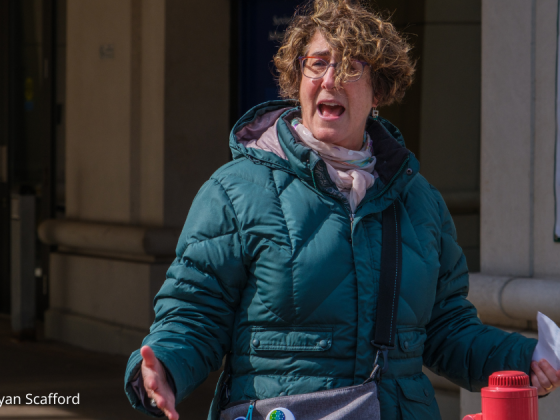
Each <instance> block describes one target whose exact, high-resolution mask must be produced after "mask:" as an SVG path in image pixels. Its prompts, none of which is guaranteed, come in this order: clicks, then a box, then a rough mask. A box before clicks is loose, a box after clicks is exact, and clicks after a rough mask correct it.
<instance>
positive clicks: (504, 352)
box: [423, 187, 537, 391]
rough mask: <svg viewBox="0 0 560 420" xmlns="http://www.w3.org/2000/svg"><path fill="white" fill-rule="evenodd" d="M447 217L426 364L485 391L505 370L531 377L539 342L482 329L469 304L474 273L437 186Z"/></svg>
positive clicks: (443, 218) (461, 383)
mask: <svg viewBox="0 0 560 420" xmlns="http://www.w3.org/2000/svg"><path fill="white" fill-rule="evenodd" d="M431 188H432V191H433V193H434V195H435V196H436V201H437V203H438V207H439V214H440V218H441V223H442V224H441V238H440V255H439V260H440V271H439V278H438V284H437V291H436V299H435V303H434V307H433V309H432V316H431V319H430V321H429V323H428V325H427V326H426V330H427V331H426V332H427V336H428V338H427V340H426V344H425V348H424V355H423V359H424V365H425V366H426V367H428V368H429V369H430V370H432V371H433V372H434V373H436V374H438V375H441V376H443V377H445V378H447V379H449V380H451V381H452V382H454V383H455V384H457V385H459V386H461V387H463V388H466V389H468V390H469V391H479V390H480V389H481V388H482V387H485V386H488V377H489V376H490V375H491V374H492V373H494V372H497V371H501V370H520V371H523V372H525V373H527V374H529V370H530V365H531V357H532V354H533V351H534V348H535V346H536V344H537V341H536V340H534V339H529V338H526V337H523V336H522V335H520V334H517V333H513V334H510V333H507V332H505V331H502V330H500V329H498V328H495V327H491V326H488V325H484V324H482V322H481V321H480V320H479V318H478V316H477V312H476V308H475V307H474V306H473V305H472V303H470V302H469V301H468V300H467V295H468V291H469V274H468V268H467V262H466V259H465V255H464V254H463V251H462V250H461V248H460V247H459V245H458V244H457V234H456V231H455V226H454V224H453V220H452V219H451V215H450V214H449V211H448V210H447V207H446V205H445V203H444V201H443V198H442V197H441V195H440V194H439V192H437V190H435V188H433V187H431Z"/></svg>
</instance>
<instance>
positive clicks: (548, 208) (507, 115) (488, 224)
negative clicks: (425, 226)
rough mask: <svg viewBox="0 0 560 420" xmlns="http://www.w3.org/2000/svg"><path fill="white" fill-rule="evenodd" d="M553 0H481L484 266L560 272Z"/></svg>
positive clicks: (503, 271) (524, 272) (522, 272)
mask: <svg viewBox="0 0 560 420" xmlns="http://www.w3.org/2000/svg"><path fill="white" fill-rule="evenodd" d="M557 3H558V2H557V1H555V0H533V1H524V0H513V1H509V0H507V1H506V0H498V1H485V2H483V4H484V6H483V34H484V35H483V39H484V41H483V48H482V74H483V84H482V168H481V174H482V203H481V206H482V230H481V231H482V238H481V246H482V272H484V273H486V274H499V275H513V276H525V277H532V276H537V277H559V276H560V244H559V243H554V242H553V240H552V238H553V228H554V190H553V179H554V144H555V117H554V109H555V69H556V42H557V41H556V37H557V30H556V22H557V7H558V6H557Z"/></svg>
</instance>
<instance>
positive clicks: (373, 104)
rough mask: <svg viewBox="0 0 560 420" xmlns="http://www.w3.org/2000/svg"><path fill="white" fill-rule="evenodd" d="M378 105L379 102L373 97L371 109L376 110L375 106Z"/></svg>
mask: <svg viewBox="0 0 560 420" xmlns="http://www.w3.org/2000/svg"><path fill="white" fill-rule="evenodd" d="M378 103H379V100H378V99H377V98H376V97H375V96H374V97H373V102H372V105H371V106H372V107H373V108H377V104H378Z"/></svg>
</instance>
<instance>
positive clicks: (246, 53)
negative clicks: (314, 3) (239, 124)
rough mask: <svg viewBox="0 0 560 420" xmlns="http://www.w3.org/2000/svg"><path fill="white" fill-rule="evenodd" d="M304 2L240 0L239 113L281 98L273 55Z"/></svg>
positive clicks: (300, 0) (295, 0)
mask: <svg viewBox="0 0 560 420" xmlns="http://www.w3.org/2000/svg"><path fill="white" fill-rule="evenodd" d="M302 3H305V2H304V1H302V0H266V1H263V0H240V1H239V11H238V12H239V15H238V16H239V40H238V42H239V91H238V92H239V96H238V98H239V103H238V112H239V116H242V115H243V114H244V113H245V112H247V111H248V110H249V109H251V108H252V107H253V106H255V105H257V104H259V103H262V102H265V101H271V100H274V99H279V98H280V96H279V94H278V85H277V83H276V81H275V74H276V72H275V68H274V63H273V62H272V58H273V56H274V54H276V52H277V51H278V47H279V46H280V43H281V41H282V37H283V34H284V31H285V30H286V28H287V26H288V24H289V22H290V20H291V18H292V17H293V15H294V12H295V10H296V8H297V6H298V5H300V4H302Z"/></svg>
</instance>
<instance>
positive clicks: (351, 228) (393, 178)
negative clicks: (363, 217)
mask: <svg viewBox="0 0 560 420" xmlns="http://www.w3.org/2000/svg"><path fill="white" fill-rule="evenodd" d="M409 160H410V156H407V157H406V159H405V160H404V162H403V163H402V164H401V167H400V168H399V170H398V171H397V173H396V174H395V175H393V177H392V178H391V180H390V181H389V182H388V183H387V185H385V187H384V188H383V189H382V190H381V191H379V194H377V195H376V196H375V197H372V198H371V200H375V199H376V198H377V197H380V196H381V195H383V193H384V192H385V191H387V189H389V186H390V185H391V184H392V183H393V181H394V180H395V179H396V178H397V176H399V174H400V173H401V172H402V170H403V168H404V167H405V166H406V164H407V163H408V161H409ZM309 169H310V170H311V179H312V180H313V185H314V186H315V189H316V190H317V191H321V190H320V189H319V188H318V187H317V184H316V183H315V165H314V166H313V168H309ZM323 192H324V193H325V194H326V195H328V196H329V197H332V198H334V199H335V200H336V201H338V202H341V201H342V200H341V199H340V198H339V197H337V196H334V195H332V194H329V193H328V192H326V191H323ZM345 201H346V202H347V203H348V201H347V200H345ZM368 201H370V200H368ZM362 204H364V202H363V201H362V202H361V203H360V204H359V205H358V207H357V208H356V211H357V210H358V209H359V208H360V207H361V206H362ZM348 206H350V205H348ZM342 207H343V208H344V211H345V212H347V213H348V214H349V217H350V242H352V232H353V231H354V218H355V217H356V214H355V213H350V212H348V210H346V206H342Z"/></svg>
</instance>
